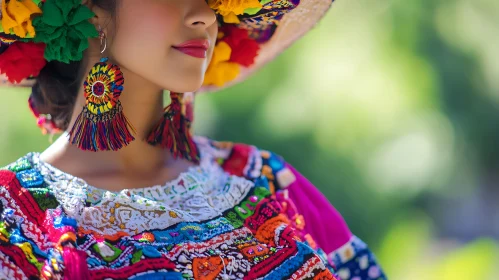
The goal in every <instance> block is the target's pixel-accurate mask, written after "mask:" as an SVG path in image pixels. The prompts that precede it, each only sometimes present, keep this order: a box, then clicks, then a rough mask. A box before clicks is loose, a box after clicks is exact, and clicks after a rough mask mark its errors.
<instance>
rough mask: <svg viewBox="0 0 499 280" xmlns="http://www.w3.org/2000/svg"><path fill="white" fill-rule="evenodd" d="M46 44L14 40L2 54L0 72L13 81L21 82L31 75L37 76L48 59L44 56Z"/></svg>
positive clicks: (0, 55)
mask: <svg viewBox="0 0 499 280" xmlns="http://www.w3.org/2000/svg"><path fill="white" fill-rule="evenodd" d="M44 52H45V44H43V43H33V42H28V43H24V42H19V41H17V42H14V43H13V44H12V45H10V46H9V47H8V48H7V50H6V51H5V52H3V53H2V54H0V73H2V74H5V75H6V76H7V78H8V80H9V82H11V83H20V82H21V81H22V80H24V79H26V78H29V77H31V76H33V77H36V76H38V74H40V71H41V70H42V68H43V67H44V66H45V64H46V63H47V61H46V60H45V58H44V57H43V53H44Z"/></svg>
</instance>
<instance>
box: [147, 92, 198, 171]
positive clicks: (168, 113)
mask: <svg viewBox="0 0 499 280" xmlns="http://www.w3.org/2000/svg"><path fill="white" fill-rule="evenodd" d="M170 97H171V103H170V105H168V106H167V107H166V108H165V113H164V115H163V118H162V119H161V120H160V121H159V122H158V124H157V125H156V127H155V128H154V129H153V131H152V133H151V134H149V137H148V138H147V142H148V143H150V144H152V145H157V144H159V145H160V146H161V147H163V148H166V149H169V150H170V151H171V153H172V155H173V157H174V158H178V157H181V158H185V159H187V160H189V161H191V162H194V163H199V151H198V149H197V147H196V144H195V143H194V141H193V140H192V136H191V132H190V129H189V128H190V123H191V122H190V120H189V119H188V118H186V117H185V116H184V115H183V114H182V103H181V102H180V94H178V93H174V92H171V93H170Z"/></svg>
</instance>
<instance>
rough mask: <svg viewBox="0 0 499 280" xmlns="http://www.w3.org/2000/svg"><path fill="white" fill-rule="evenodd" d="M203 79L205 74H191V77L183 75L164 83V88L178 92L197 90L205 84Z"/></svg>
mask: <svg viewBox="0 0 499 280" xmlns="http://www.w3.org/2000/svg"><path fill="white" fill-rule="evenodd" d="M203 80H204V76H203V77H196V75H191V76H190V77H189V78H187V77H182V78H179V79H177V80H175V81H173V83H170V84H168V85H164V88H165V89H167V90H169V91H173V92H178V93H184V92H196V91H197V90H198V89H200V88H201V86H202V85H203Z"/></svg>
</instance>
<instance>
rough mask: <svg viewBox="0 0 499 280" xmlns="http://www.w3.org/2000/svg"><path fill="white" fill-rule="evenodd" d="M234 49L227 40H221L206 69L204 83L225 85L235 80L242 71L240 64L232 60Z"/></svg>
mask: <svg viewBox="0 0 499 280" xmlns="http://www.w3.org/2000/svg"><path fill="white" fill-rule="evenodd" d="M231 53H232V50H231V48H230V46H229V44H227V43H226V42H223V41H221V42H219V43H218V44H217V45H216V46H215V49H214V50H213V57H212V59H211V62H210V65H209V66H208V69H207V70H206V73H205V76H204V82H203V85H215V86H219V87H220V86H223V85H224V84H225V83H227V82H229V81H232V80H234V79H235V78H236V77H237V76H238V75H239V72H240V66H239V64H237V63H235V62H230V61H229V60H230V55H231Z"/></svg>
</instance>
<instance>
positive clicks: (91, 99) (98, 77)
mask: <svg viewBox="0 0 499 280" xmlns="http://www.w3.org/2000/svg"><path fill="white" fill-rule="evenodd" d="M99 34H100V39H101V46H102V43H103V42H104V48H103V50H102V51H101V53H104V51H105V50H106V47H107V40H106V36H105V34H104V32H103V31H102V29H101V28H99ZM107 61H108V58H107V57H103V58H101V60H100V62H97V63H96V64H95V65H94V66H93V67H92V69H91V70H90V72H89V74H88V76H87V78H86V80H85V82H84V83H83V86H84V91H85V92H84V94H85V99H86V104H85V106H84V107H83V111H82V112H81V113H80V115H79V116H78V118H77V119H76V122H75V124H74V125H73V127H72V129H71V132H70V133H69V137H70V138H69V139H70V142H71V143H72V144H73V145H76V146H77V147H78V148H80V149H82V150H85V151H87V150H88V151H109V150H113V151H116V150H119V149H121V148H123V147H125V146H126V145H128V144H130V142H131V141H133V140H135V138H134V137H133V135H132V133H131V132H130V130H131V131H132V132H133V133H134V134H135V129H134V128H133V126H132V125H131V124H130V122H129V121H128V119H127V118H126V117H125V115H124V114H123V107H122V106H121V102H120V101H119V97H120V95H121V93H122V91H123V84H124V82H125V80H124V78H123V73H122V72H121V70H120V68H119V67H118V66H117V65H115V64H109V63H107Z"/></svg>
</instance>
